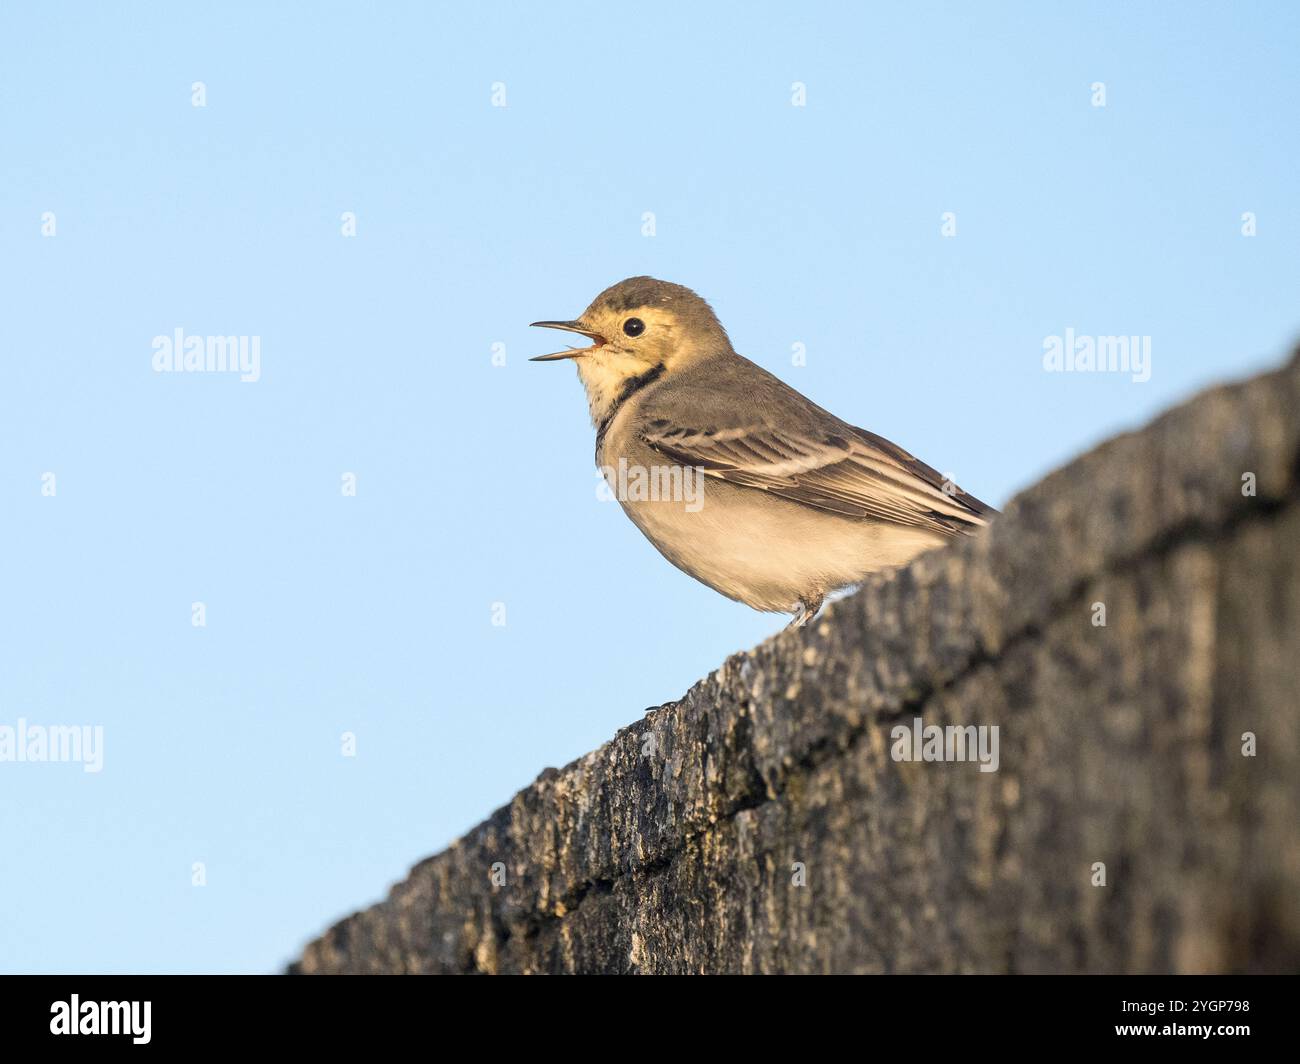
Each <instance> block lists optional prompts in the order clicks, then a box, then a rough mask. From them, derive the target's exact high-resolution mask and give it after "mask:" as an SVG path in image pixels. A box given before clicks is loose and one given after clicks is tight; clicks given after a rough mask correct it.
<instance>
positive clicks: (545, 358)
mask: <svg viewBox="0 0 1300 1064" xmlns="http://www.w3.org/2000/svg"><path fill="white" fill-rule="evenodd" d="M532 324H533V325H536V326H538V327H540V328H542V329H563V330H564V331H565V332H574V333H578V334H579V335H581V336H586V337H587V338H588V339H590V340H592V341H593V343H592V345H591V346H590V347H570V348H568V349H566V350H564V351H556V352H555V353H554V354H550V355H538V356H537V357H536V358H530V359H529V360H528V361H529V362H556V361H558V360H560V359H562V358H581V357H582V356H583V355H585V354H586V353H587V352H588V351H594V350H596V348H598V347H601V346H603V345H604V343H605V338H604V337H603V336H601V335H600V333H596V332H592V331H591V328H590V327H589V326H587V325H585V324H583V323H582V322H580V321H535V322H533V323H532Z"/></svg>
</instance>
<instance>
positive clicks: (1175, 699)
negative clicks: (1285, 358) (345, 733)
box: [291, 359, 1300, 973]
mask: <svg viewBox="0 0 1300 1064" xmlns="http://www.w3.org/2000/svg"><path fill="white" fill-rule="evenodd" d="M1298 456H1300V359H1293V360H1292V361H1291V363H1290V364H1289V365H1288V366H1286V367H1285V368H1283V369H1281V370H1279V371H1277V372H1275V373H1272V374H1269V375H1267V376H1263V377H1259V378H1256V379H1254V380H1251V381H1249V382H1246V383H1244V384H1238V385H1231V386H1226V387H1221V388H1217V389H1214V390H1212V391H1210V392H1207V393H1205V394H1203V395H1201V396H1200V397H1198V398H1196V399H1194V400H1193V401H1191V402H1189V403H1187V404H1185V405H1183V406H1181V407H1179V408H1177V409H1175V410H1173V411H1171V412H1169V413H1167V414H1165V415H1164V416H1162V417H1161V418H1159V419H1158V420H1157V421H1155V422H1154V423H1153V424H1151V425H1150V426H1148V427H1147V428H1145V429H1143V430H1142V431H1139V432H1136V433H1131V434H1128V435H1124V436H1120V437H1118V438H1116V439H1112V440H1110V441H1109V442H1107V443H1105V444H1104V445H1102V446H1100V447H1098V448H1097V449H1095V450H1094V451H1092V452H1091V453H1089V454H1087V455H1084V456H1083V457H1082V458H1079V459H1078V460H1076V461H1074V462H1072V463H1071V464H1070V465H1068V466H1067V467H1065V468H1063V469H1061V470H1059V471H1057V472H1055V473H1053V474H1052V475H1050V476H1049V477H1047V478H1046V479H1045V480H1044V481H1042V482H1041V483H1039V484H1038V485H1036V486H1035V487H1033V488H1031V489H1030V490H1028V491H1026V492H1024V493H1023V494H1022V495H1020V496H1019V497H1017V498H1016V499H1014V500H1013V501H1012V502H1011V503H1010V504H1009V505H1008V506H1007V508H1006V511H1005V513H1004V514H1003V516H1002V517H1001V518H999V519H998V521H997V522H996V523H995V524H994V526H993V527H992V528H991V529H990V530H989V532H988V533H987V534H985V535H984V536H982V537H980V538H978V539H975V540H969V541H965V542H961V543H957V544H955V545H954V546H952V547H951V548H948V549H945V550H941V551H936V552H933V553H930V554H928V555H925V556H923V557H922V558H920V559H918V560H917V561H916V562H915V563H913V564H912V565H910V566H909V567H907V568H905V569H901V570H898V571H895V572H893V573H888V574H882V575H881V576H879V577H877V578H873V579H872V580H870V581H869V582H868V583H867V584H866V585H865V586H864V587H863V589H862V590H861V591H859V592H858V593H857V594H855V595H853V596H851V597H849V598H846V599H843V600H841V601H839V602H836V603H834V604H833V605H832V606H831V607H830V608H829V609H827V610H826V611H825V613H824V614H823V615H822V617H821V618H820V619H819V620H818V621H816V622H815V623H814V624H813V625H811V626H810V627H808V628H807V629H804V630H800V631H791V632H786V633H783V634H781V635H778V636H776V637H774V638H773V639H770V640H768V641H767V642H766V643H764V644H763V645H762V646H760V647H758V648H757V649H756V650H754V651H752V652H750V653H748V654H740V655H737V656H735V657H733V658H731V659H730V660H728V661H727V662H726V663H725V664H724V665H723V666H722V668H721V669H719V670H718V671H717V672H716V673H714V674H713V675H711V676H709V677H707V678H706V679H704V680H702V681H701V682H700V683H698V684H696V685H695V686H694V687H693V688H692V689H691V690H690V691H688V692H687V693H686V695H685V696H684V697H683V698H682V700H681V701H680V702H677V703H671V704H668V705H665V706H663V707H661V708H659V709H657V710H655V711H654V712H652V713H649V714H648V715H646V716H645V717H644V719H637V720H636V722H635V723H633V724H632V725H630V726H629V727H627V728H625V729H623V730H622V731H620V732H619V733H618V734H617V735H616V736H615V737H614V738H613V739H612V740H611V741H610V742H608V743H606V744H605V745H604V746H602V747H601V748H600V749H599V750H596V751H594V752H592V753H590V754H588V755H587V756H585V757H583V758H581V759H579V760H578V761H575V762H574V763H573V764H571V765H568V766H567V767H565V768H564V769H562V770H559V771H555V770H548V771H547V772H545V773H543V774H542V775H541V776H540V777H539V778H538V779H537V781H536V782H535V783H534V784H532V786H530V787H528V788H526V789H525V790H523V791H521V792H520V793H519V794H517V795H516V796H515V797H514V799H513V800H512V801H511V802H510V804H509V805H507V806H505V807H504V808H502V809H500V810H498V811H497V812H496V813H495V814H494V815H493V816H492V817H491V818H489V819H488V820H486V821H485V822H484V823H482V824H481V825H479V826H478V827H477V828H475V829H474V830H472V831H471V832H469V834H467V835H466V836H465V837H464V838H463V839H461V840H460V841H458V842H457V843H455V844H454V845H453V846H452V847H450V848H449V849H448V850H446V851H444V852H443V853H440V854H438V855H437V856H435V857H431V858H429V859H428V860H425V861H423V862H422V863H420V864H419V865H417V866H416V867H415V868H414V869H413V870H412V871H411V873H410V876H409V877H408V878H407V879H406V880H405V881H404V882H402V883H400V884H398V885H397V886H396V887H394V888H393V890H392V891H391V893H390V895H389V896H388V898H387V900H385V901H384V902H382V903H381V904H379V905H376V906H374V907H372V908H370V909H367V910H365V911H363V912H359V913H357V914H355V915H353V916H351V917H348V918H347V919H345V920H343V921H341V922H340V923H338V924H337V925H335V926H334V927H333V928H331V929H330V930H329V931H328V932H327V933H326V934H325V935H324V936H323V937H321V938H320V939H318V940H317V941H315V942H313V943H311V944H310V945H309V946H308V947H307V949H306V951H305V952H304V954H303V956H302V959H301V960H300V961H299V962H298V963H296V964H295V965H293V966H292V968H291V970H292V971H298V972H304V973H314V972H1164V971H1175V972H1220V971H1296V970H1300V712H1298V710H1297V705H1298V699H1300V564H1297V563H1298V562H1300V505H1298V501H1300V500H1298V495H1300V487H1298V484H1297V479H1298V473H1300V462H1298ZM1252 481H1253V485H1254V494H1250V493H1249V492H1250V483H1251V482H1252ZM1101 607H1104V621H1105V623H1104V626H1103V625H1101V624H1099V623H1098V622H1099V621H1100V620H1102V619H1103V617H1102V612H1101ZM628 709H629V713H628V716H629V717H632V716H638V715H639V713H638V711H639V707H631V706H629V707H628ZM916 718H920V719H921V721H922V724H923V725H931V724H934V725H940V726H947V725H976V726H990V727H991V726H997V727H998V729H999V730H998V738H999V750H998V753H999V759H998V760H999V764H998V768H997V771H993V772H984V771H980V767H979V765H978V764H976V763H972V762H965V763H952V762H942V763H940V762H926V761H919V762H918V761H912V762H903V761H899V760H896V759H895V758H894V757H892V756H891V751H892V750H893V748H894V746H895V741H894V737H893V735H892V729H894V728H895V727H897V726H898V725H900V724H901V725H904V726H907V727H909V728H910V727H911V726H912V725H913V721H914V719H916ZM985 734H986V735H989V736H991V732H990V733H985ZM1243 736H1245V738H1243ZM1252 737H1253V738H1252ZM1252 743H1253V749H1252V748H1251V746H1250V745H1249V744H1252ZM1102 866H1104V870H1103V869H1102ZM494 867H495V869H496V873H497V874H496V878H497V879H498V880H500V879H501V878H504V883H502V884H499V885H494V883H493V878H494V875H493V869H494ZM1102 874H1104V885H1101V884H1100V883H1099V879H1100V877H1101V875H1102Z"/></svg>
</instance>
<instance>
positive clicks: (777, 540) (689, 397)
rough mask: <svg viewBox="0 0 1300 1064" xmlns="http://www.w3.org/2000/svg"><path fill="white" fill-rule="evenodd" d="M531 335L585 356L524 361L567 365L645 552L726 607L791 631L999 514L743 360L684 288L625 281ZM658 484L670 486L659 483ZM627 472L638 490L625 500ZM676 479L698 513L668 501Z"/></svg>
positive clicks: (600, 458)
mask: <svg viewBox="0 0 1300 1064" xmlns="http://www.w3.org/2000/svg"><path fill="white" fill-rule="evenodd" d="M533 324H534V325H540V326H543V327H545V328H548V329H564V330H567V331H568V332H572V333H579V334H581V335H582V336H585V337H587V338H589V339H590V340H591V341H592V346H590V347H581V348H568V349H566V350H564V351H557V352H555V353H554V354H550V355H539V356H538V357H537V358H535V359H533V360H532V361H534V362H550V361H555V360H558V359H573V360H574V361H575V363H576V365H577V368H578V378H579V379H580V380H581V381H582V383H583V385H584V386H585V387H586V389H587V402H588V404H589V405H590V407H591V420H592V423H593V424H594V425H595V426H596V464H597V465H598V466H599V467H601V469H602V470H604V472H605V476H606V479H607V480H609V481H610V482H611V485H613V484H614V483H615V482H617V484H618V486H619V488H620V489H621V490H620V491H619V492H618V493H617V497H618V498H619V502H620V503H621V504H622V506H623V509H624V510H625V511H626V512H627V515H628V517H630V518H631V519H632V521H633V522H634V523H635V524H636V526H637V527H638V528H639V529H640V530H641V531H642V532H643V533H644V534H645V536H646V538H647V539H649V540H650V542H651V543H653V544H654V545H655V546H656V547H657V548H658V549H659V551H660V553H661V554H663V556H664V557H665V558H667V559H668V560H669V561H670V562H672V563H673V564H674V565H675V566H677V568H679V569H681V570H682V571H683V572H686V573H689V574H690V575H691V576H693V577H695V579H697V580H700V581H702V582H703V583H705V584H707V585H708V586H709V587H711V588H713V589H714V590H715V591H719V592H721V593H722V594H724V595H726V596H727V597H728V598H731V599H735V600H736V601H738V602H743V603H745V604H746V605H748V606H752V607H753V608H754V609H757V610H765V611H768V612H775V613H794V614H795V619H794V621H793V622H791V623H792V625H802V624H804V623H806V622H807V621H808V619H809V618H811V617H812V616H813V615H814V614H816V612H817V611H818V609H820V608H821V604H822V600H823V599H824V598H825V596H826V595H827V594H829V593H830V592H832V591H835V590H837V589H839V588H844V587H848V586H850V585H852V584H856V583H858V582H859V581H861V580H862V578H863V577H864V576H866V575H867V574H868V573H872V572H875V571H876V570H879V569H885V568H888V567H890V566H896V565H902V564H903V563H905V562H907V561H909V560H910V559H911V558H913V557H915V556H916V555H917V554H919V553H921V552H922V551H925V550H928V549H930V548H931V547H934V546H937V545H939V544H941V543H944V542H946V541H947V540H950V539H952V538H953V537H954V536H960V535H966V534H969V533H972V532H974V531H976V530H977V529H979V528H981V527H983V526H984V525H985V524H987V523H988V520H989V518H991V517H992V516H993V515H994V514H995V513H996V512H997V511H995V510H993V509H992V508H991V507H989V506H986V505H985V504H984V503H982V502H980V501H979V499H977V498H975V497H974V496H973V495H969V494H967V493H966V492H964V491H961V490H960V489H958V488H957V487H956V486H955V485H953V484H951V483H948V482H946V481H945V480H944V478H943V476H941V475H940V474H939V473H937V472H936V471H935V470H933V469H931V468H930V467H929V466H928V465H926V464H925V463H924V462H920V461H918V460H917V459H915V458H913V457H912V456H911V455H910V454H908V453H907V452H906V451H904V450H903V449H902V448H901V447H898V446H897V445H895V444H893V443H890V442H889V441H888V440H887V439H885V438H884V437H883V436H877V435H876V434H875V433H874V432H868V431H866V430H865V429H859V428H854V427H853V426H852V425H850V424H848V423H847V422H844V421H841V420H840V419H839V418H837V417H835V415H834V414H830V413H828V412H827V411H825V410H823V409H822V408H821V407H819V406H817V405H816V404H815V403H813V402H812V401H811V400H809V399H806V398H804V396H802V395H800V394H799V393H798V392H796V391H795V390H794V389H793V388H791V387H789V386H788V385H786V384H784V383H782V382H781V381H780V380H778V379H777V378H776V377H774V376H772V374H770V373H768V372H767V370H765V369H763V368H761V367H760V366H757V365H755V364H754V363H753V362H750V361H749V359H747V358H743V357H742V356H740V355H738V354H736V352H735V350H734V349H733V348H732V346H731V341H730V339H728V337H727V332H726V330H725V329H723V327H722V324H721V323H720V322H719V321H718V319H717V317H716V315H715V314H714V313H713V308H711V307H710V306H709V304H708V303H706V302H705V301H704V300H703V299H701V298H700V297H699V296H697V295H696V294H695V293H694V292H692V291H691V290H690V289H689V288H684V287H683V286H682V285H679V284H670V283H669V282H667V281H658V280H655V279H654V278H653V277H629V278H628V279H627V280H626V281H620V282H619V283H618V284H616V285H613V286H612V287H610V288H607V289H605V291H603V292H601V293H600V295H598V296H597V297H596V299H595V301H594V302H593V303H592V304H591V306H589V307H588V308H587V309H586V311H584V312H583V314H582V316H581V317H580V318H577V319H575V320H574V321H535V322H533ZM666 469H668V470H672V469H675V470H677V478H676V479H675V480H674V479H672V478H668V477H663V478H661V479H659V480H655V479H654V476H655V474H657V473H663V472H664V471H665V470H666ZM628 470H631V471H632V472H633V474H634V475H635V474H640V475H641V477H642V479H641V480H640V481H639V482H638V481H636V478H635V476H634V477H633V481H631V482H635V483H639V485H640V487H641V490H631V491H629V490H627V485H628V483H629V482H630V481H629V480H628V477H627V475H626V474H627V471H628ZM615 471H617V473H616V472H615ZM683 472H684V473H686V474H687V475H688V476H689V475H697V476H698V478H699V483H700V485H701V486H702V488H703V489H704V490H703V493H702V496H701V497H699V498H687V497H683V495H684V493H683V492H682V491H673V490H668V488H669V487H670V486H677V487H680V486H681V484H682V479H681V474H682V473H683ZM647 473H648V474H649V475H650V478H651V479H650V484H651V488H650V490H648V491H647V490H645V483H646V481H645V479H644V478H645V476H646V474H647ZM657 488H663V490H655V489H657Z"/></svg>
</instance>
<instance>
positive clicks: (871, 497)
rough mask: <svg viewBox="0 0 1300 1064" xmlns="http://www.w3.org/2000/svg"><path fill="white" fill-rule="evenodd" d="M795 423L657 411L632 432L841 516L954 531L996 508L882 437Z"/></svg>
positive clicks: (716, 472) (678, 459) (686, 460)
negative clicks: (708, 419) (685, 418)
mask: <svg viewBox="0 0 1300 1064" xmlns="http://www.w3.org/2000/svg"><path fill="white" fill-rule="evenodd" d="M823 413H824V412H823ZM825 417H826V418H827V419H830V418H831V415H829V414H825ZM796 421H797V422H801V424H798V426H797V427H792V428H787V427H778V426H775V425H771V424H767V423H761V422H755V423H753V424H748V425H731V426H727V427H725V428H716V427H709V428H702V427H696V426H692V425H685V424H675V423H673V422H672V421H671V420H669V419H667V418H663V417H659V418H654V419H652V420H649V421H647V422H646V423H645V424H644V425H643V426H642V427H641V432H640V436H641V439H642V440H643V441H644V442H645V443H647V444H648V445H649V446H650V447H652V448H654V450H656V451H658V452H659V453H660V454H662V455H664V456H665V457H666V458H668V459H670V460H671V461H673V462H674V463H678V464H680V465H683V466H691V467H699V468H702V469H703V470H704V472H705V475H707V476H711V477H717V478H718V479H720V480H724V481H726V482H728V483H730V484H735V485H738V486H742V487H747V488H754V489H757V490H759V491H766V492H768V493H769V494H771V495H776V496H779V497H780V498H783V499H788V500H790V501H791V502H796V503H799V504H801V505H803V506H809V507H812V508H813V509H815V510H822V511H825V512H827V513H834V514H840V515H842V516H844V517H850V518H859V519H875V520H880V521H889V522H892V523H894V524H899V525H905V526H908V527H914V528H924V529H928V530H931V531H934V532H938V533H941V534H944V535H957V534H958V533H961V532H969V531H971V530H972V529H973V527H975V526H980V525H984V524H987V520H986V518H987V517H989V516H992V515H993V514H994V513H995V512H996V511H994V510H993V509H992V508H991V507H989V506H986V505H985V504H984V503H982V502H980V501H979V499H977V498H975V497H974V496H973V495H969V494H967V493H966V492H963V491H961V490H960V489H958V488H957V487H956V486H955V485H953V484H950V483H946V482H945V480H944V477H943V476H942V475H941V474H940V473H938V472H936V471H935V470H934V469H931V468H930V467H929V466H928V465H926V464H925V463H924V462H921V461H919V460H917V459H916V458H914V457H912V455H910V454H908V453H907V452H906V451H904V450H903V449H902V448H901V447H899V446H897V445H896V444H893V443H890V442H889V440H887V439H885V438H884V437H883V436H877V435H876V434H875V433H874V432H867V431H866V430H865V429H858V428H853V427H852V426H851V425H847V424H845V423H843V422H840V421H839V420H838V419H834V423H835V424H834V425H833V426H832V427H831V428H830V429H828V431H825V432H822V431H820V426H814V425H813V424H810V423H809V422H808V421H807V420H805V419H802V418H799V419H796ZM945 485H946V488H945Z"/></svg>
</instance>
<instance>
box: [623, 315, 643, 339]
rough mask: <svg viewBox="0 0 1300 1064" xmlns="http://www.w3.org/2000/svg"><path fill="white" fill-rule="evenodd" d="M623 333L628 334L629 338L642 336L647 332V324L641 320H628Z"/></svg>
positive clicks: (624, 324)
mask: <svg viewBox="0 0 1300 1064" xmlns="http://www.w3.org/2000/svg"><path fill="white" fill-rule="evenodd" d="M623 331H624V332H625V333H627V334H628V336H640V335H641V334H642V333H643V332H645V322H643V321H642V320H641V319H640V318H628V319H627V321H625V322H624V323H623Z"/></svg>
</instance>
